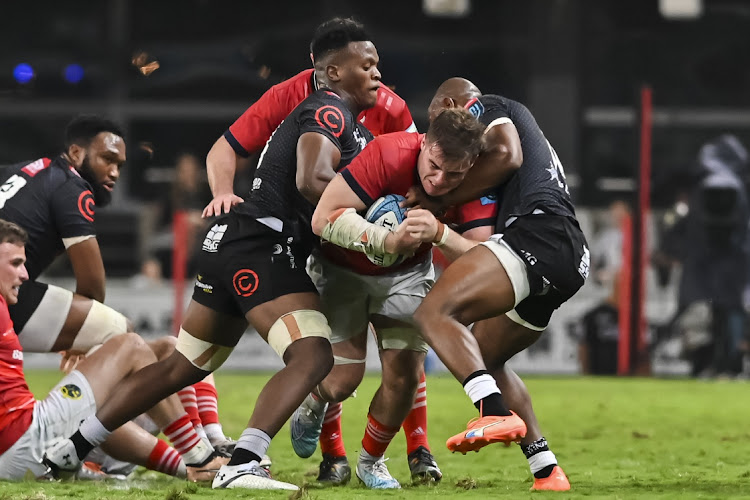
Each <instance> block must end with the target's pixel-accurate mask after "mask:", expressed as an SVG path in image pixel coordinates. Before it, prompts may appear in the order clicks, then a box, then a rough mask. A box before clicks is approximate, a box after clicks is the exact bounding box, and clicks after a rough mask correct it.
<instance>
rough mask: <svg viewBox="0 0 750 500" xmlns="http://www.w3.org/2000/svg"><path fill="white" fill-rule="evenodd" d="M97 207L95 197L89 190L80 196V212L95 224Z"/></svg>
mask: <svg viewBox="0 0 750 500" xmlns="http://www.w3.org/2000/svg"><path fill="white" fill-rule="evenodd" d="M95 207H96V202H95V201H94V195H93V194H91V191H89V190H88V189H87V190H86V191H84V192H83V193H81V194H80V195H79V196H78V211H79V212H80V213H81V215H82V216H83V218H84V219H86V220H87V221H89V222H94V208H95Z"/></svg>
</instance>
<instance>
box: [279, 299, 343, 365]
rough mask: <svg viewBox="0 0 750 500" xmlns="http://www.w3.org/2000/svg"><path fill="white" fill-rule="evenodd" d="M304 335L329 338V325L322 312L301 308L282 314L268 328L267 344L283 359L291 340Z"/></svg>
mask: <svg viewBox="0 0 750 500" xmlns="http://www.w3.org/2000/svg"><path fill="white" fill-rule="evenodd" d="M305 337H322V338H324V339H326V340H328V341H330V340H331V327H330V326H328V320H327V319H326V317H325V315H324V314H323V313H322V312H320V311H313V310H312V309H302V310H299V311H294V312H290V313H287V314H285V315H283V316H282V317H280V318H279V319H277V320H276V322H275V323H274V324H273V325H271V329H270V330H268V345H270V346H271V347H272V348H273V350H274V351H276V354H278V355H279V357H280V358H281V359H284V353H285V352H286V350H287V348H289V346H290V345H292V342H294V341H296V340H299V339H301V338H305Z"/></svg>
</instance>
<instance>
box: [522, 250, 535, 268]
mask: <svg viewBox="0 0 750 500" xmlns="http://www.w3.org/2000/svg"><path fill="white" fill-rule="evenodd" d="M520 252H521V255H523V257H524V259H526V262H528V263H529V265H530V266H533V265H534V264H536V263H537V260H536V257H534V256H533V255H531V252H527V251H526V250H521V251H520Z"/></svg>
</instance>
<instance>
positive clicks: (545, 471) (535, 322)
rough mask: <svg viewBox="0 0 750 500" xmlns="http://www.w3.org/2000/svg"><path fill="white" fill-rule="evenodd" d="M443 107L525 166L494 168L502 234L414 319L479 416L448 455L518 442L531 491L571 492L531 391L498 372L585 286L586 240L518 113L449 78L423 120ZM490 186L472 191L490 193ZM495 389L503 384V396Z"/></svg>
mask: <svg viewBox="0 0 750 500" xmlns="http://www.w3.org/2000/svg"><path fill="white" fill-rule="evenodd" d="M445 107H447V108H453V107H466V108H467V109H469V110H470V111H471V112H472V113H473V114H474V115H475V116H476V117H477V118H478V119H479V120H480V121H482V122H483V123H485V124H486V125H487V126H488V128H490V131H489V132H488V135H489V134H492V133H493V130H495V134H494V139H493V138H490V139H492V141H493V142H492V144H494V146H495V148H496V154H497V155H499V156H500V157H502V156H508V155H509V154H512V152H513V151H518V148H519V146H520V149H521V151H522V157H523V163H522V164H521V166H520V167H519V168H517V169H515V170H513V169H510V168H507V167H504V166H503V164H502V161H498V162H497V165H496V170H495V174H496V175H497V178H496V180H495V181H494V182H497V183H498V184H496V192H497V197H498V203H499V204H500V206H499V210H498V217H497V223H496V230H497V231H502V233H499V234H496V235H493V236H492V237H491V238H490V239H489V240H488V241H486V242H484V243H482V244H476V243H473V242H469V248H470V249H467V251H466V252H465V253H464V254H463V255H461V256H460V257H458V258H457V259H456V260H455V262H453V263H452V264H451V265H450V266H449V267H448V268H447V269H446V270H445V272H444V273H443V274H442V275H441V276H440V278H439V279H438V280H437V282H436V284H435V287H434V288H433V289H432V290H431V291H430V293H429V294H428V295H427V297H426V298H425V300H424V301H423V302H422V304H421V305H420V306H419V308H418V309H417V312H416V314H415V320H416V321H417V324H418V325H419V327H420V331H421V332H422V334H423V335H424V337H425V339H426V340H427V342H428V343H429V344H430V346H431V347H432V348H433V349H434V350H435V352H436V353H437V355H438V356H439V357H440V359H441V360H442V361H443V363H445V365H446V366H447V367H448V369H449V370H450V371H451V373H453V375H454V376H455V377H456V379H458V380H459V381H461V382H462V383H463V386H464V390H465V391H466V394H467V395H468V396H469V397H470V398H471V400H472V402H473V403H474V404H475V406H476V407H477V409H478V410H479V412H480V415H479V418H478V419H475V420H472V421H471V422H470V423H469V425H468V428H467V429H466V431H464V432H461V433H459V434H457V435H455V436H453V437H452V438H450V439H449V440H448V442H447V446H448V448H449V449H451V450H452V451H460V452H463V453H466V452H467V451H470V450H479V449H480V448H481V447H483V446H485V445H487V444H490V443H494V442H508V441H515V440H518V439H521V438H523V440H522V441H521V444H522V449H523V451H524V454H525V455H526V456H527V458H528V460H529V465H530V467H531V471H532V472H533V473H534V476H535V480H534V485H533V486H532V489H542V490H543V489H549V490H567V489H569V488H570V484H569V482H568V479H567V477H566V476H565V474H564V472H563V471H562V469H561V468H560V467H559V466H558V465H557V460H556V458H555V455H554V454H553V453H552V452H551V451H549V448H548V445H547V442H546V440H545V439H544V437H542V435H541V431H540V430H539V425H538V423H537V421H536V417H535V415H534V413H533V410H532V407H531V400H530V398H529V396H528V392H527V391H526V389H525V386H524V385H523V383H522V382H521V381H520V379H518V377H517V376H516V375H515V373H513V372H512V371H511V370H510V369H508V368H507V367H506V366H505V363H506V362H507V360H509V359H510V358H511V357H512V356H513V355H515V354H516V353H517V352H520V351H522V350H524V349H526V348H527V347H529V346H530V345H531V344H533V343H534V342H535V341H536V340H537V339H538V338H539V337H540V335H541V333H542V332H543V331H544V329H545V328H546V326H547V325H548V323H549V320H550V317H551V316H552V313H553V312H554V310H555V309H557V308H558V307H559V306H560V305H561V304H562V303H564V302H565V301H566V300H568V299H569V298H570V297H571V296H573V294H575V293H576V291H577V290H578V289H579V288H580V287H581V286H582V285H583V283H584V281H585V279H586V277H587V275H588V266H589V251H588V248H587V246H586V239H585V237H584V235H583V233H582V232H581V229H580V227H579V225H578V222H577V221H576V219H575V210H574V208H573V204H572V202H571V200H570V193H569V192H568V187H567V185H566V183H565V174H564V171H563V167H562V164H561V163H560V160H559V159H558V157H557V154H556V153H555V150H554V149H553V148H552V146H551V145H550V144H549V142H548V141H547V139H546V138H545V137H544V134H543V133H542V131H541V130H540V129H539V126H538V125H537V123H536V120H535V119H534V117H533V116H532V114H531V113H530V112H529V110H528V109H527V108H526V107H525V106H523V105H522V104H521V103H518V102H516V101H513V100H510V99H507V98H505V97H501V96H498V95H485V96H482V95H481V93H480V92H479V90H478V89H477V88H476V87H475V86H474V85H473V84H472V83H471V82H469V81H467V80H463V79H459V78H456V79H451V80H448V81H446V82H445V83H444V84H443V85H441V87H440V88H439V89H438V92H437V94H436V95H435V97H434V99H433V100H432V103H431V104H430V113H431V114H435V113H438V112H439V110H440V109H441V108H445ZM490 147H492V145H491V146H490ZM489 177H491V176H489ZM489 177H486V178H485V179H484V182H487V180H488V179H489ZM491 182H492V181H490V183H488V184H489V185H487V184H485V185H481V182H480V183H478V185H474V186H471V188H472V189H483V188H488V187H492V184H491ZM465 194H466V193H460V192H459V193H451V194H449V195H448V196H447V197H446V198H451V197H454V196H455V197H459V196H461V195H465ZM444 201H445V202H448V201H446V200H444ZM451 237H458V236H457V235H452V234H451V235H449V236H448V238H449V239H450V238H451ZM485 318H493V319H492V320H489V321H482V322H480V323H479V324H478V325H477V326H478V328H477V330H475V332H474V334H472V332H471V331H470V330H469V329H468V328H467V326H466V325H469V324H471V323H474V322H476V321H479V320H482V319H485ZM493 375H494V376H493ZM497 380H500V381H504V382H503V384H502V385H503V386H504V387H505V389H506V394H505V397H503V395H502V394H501V393H500V390H499V388H498V384H497ZM509 407H512V408H515V409H516V410H517V411H518V412H519V414H523V416H524V417H526V418H527V419H528V421H527V422H526V423H524V421H523V420H522V419H521V417H519V415H518V414H516V413H514V412H513V411H511V409H509ZM527 426H529V427H530V430H531V432H529V433H528V434H527ZM525 435H526V436H527V437H525V438H524V436H525Z"/></svg>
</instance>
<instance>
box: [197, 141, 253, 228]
mask: <svg viewBox="0 0 750 500" xmlns="http://www.w3.org/2000/svg"><path fill="white" fill-rule="evenodd" d="M238 156H239V155H238V154H237V153H236V152H235V151H234V149H232V146H231V145H230V144H229V141H227V140H226V139H225V138H224V136H223V135H222V136H221V137H219V139H218V140H217V141H216V142H215V143H214V145H213V146H212V147H211V151H209V152H208V156H207V157H206V172H207V173H208V184H209V186H211V193H212V194H213V195H214V199H213V200H211V202H210V203H209V204H208V205H206V208H204V209H203V217H212V216H214V215H221V214H222V213H229V210H231V209H232V207H233V206H235V205H237V204H238V203H242V202H243V201H244V200H243V199H242V198H240V197H239V196H237V195H236V194H234V173H235V171H236V170H237V161H238Z"/></svg>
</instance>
